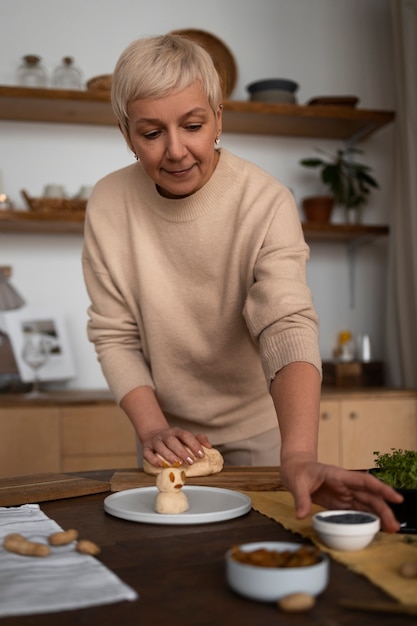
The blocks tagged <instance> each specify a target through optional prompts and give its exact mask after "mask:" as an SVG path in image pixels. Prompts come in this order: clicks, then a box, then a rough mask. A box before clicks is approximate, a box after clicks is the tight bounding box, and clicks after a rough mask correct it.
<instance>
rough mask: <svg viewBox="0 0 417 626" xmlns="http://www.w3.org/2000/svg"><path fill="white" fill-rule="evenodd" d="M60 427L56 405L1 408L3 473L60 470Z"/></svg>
mask: <svg viewBox="0 0 417 626" xmlns="http://www.w3.org/2000/svg"><path fill="white" fill-rule="evenodd" d="M60 469H61V467H60V429H59V409H58V408H56V407H37V406H33V407H31V408H30V409H29V410H28V409H27V408H26V407H24V406H8V407H1V408H0V476H1V477H6V476H15V475H20V474H37V473H42V472H59V471H60Z"/></svg>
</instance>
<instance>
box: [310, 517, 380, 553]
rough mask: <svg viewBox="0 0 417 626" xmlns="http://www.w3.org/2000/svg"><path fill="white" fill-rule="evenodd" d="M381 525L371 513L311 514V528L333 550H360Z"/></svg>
mask: <svg viewBox="0 0 417 626" xmlns="http://www.w3.org/2000/svg"><path fill="white" fill-rule="evenodd" d="M380 527H381V522H380V519H379V517H378V516H377V515H374V514H373V513H362V512H361V511H338V510H336V511H322V512H321V513H316V514H315V515H313V528H314V530H315V531H316V533H317V535H318V536H319V538H320V539H321V541H322V542H323V543H324V544H325V545H326V546H327V547H328V548H332V549H333V550H344V551H348V550H362V549H363V548H366V546H368V545H369V544H370V543H371V541H372V540H373V538H374V537H375V535H376V534H377V532H378V531H379V529H380Z"/></svg>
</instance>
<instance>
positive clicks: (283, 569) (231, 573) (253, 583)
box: [226, 541, 329, 602]
mask: <svg viewBox="0 0 417 626" xmlns="http://www.w3.org/2000/svg"><path fill="white" fill-rule="evenodd" d="M226 578H227V582H228V584H229V586H230V587H231V589H233V591H235V592H237V593H239V594H240V595H242V596H245V597H247V598H249V599H251V600H258V601H262V602H278V601H280V600H283V599H284V598H286V597H289V596H292V595H293V594H297V596H298V597H299V598H300V599H302V598H304V599H305V598H306V596H307V597H311V599H312V601H313V602H314V597H315V596H317V595H319V594H320V593H321V592H322V591H324V589H325V588H326V586H327V583H328V578H329V559H328V557H327V556H326V555H325V554H323V553H322V552H320V551H319V550H318V548H316V547H315V546H311V545H309V544H301V543H289V542H281V541H262V542H255V543H245V544H241V545H237V546H233V547H232V548H231V549H230V550H228V551H227V553H226Z"/></svg>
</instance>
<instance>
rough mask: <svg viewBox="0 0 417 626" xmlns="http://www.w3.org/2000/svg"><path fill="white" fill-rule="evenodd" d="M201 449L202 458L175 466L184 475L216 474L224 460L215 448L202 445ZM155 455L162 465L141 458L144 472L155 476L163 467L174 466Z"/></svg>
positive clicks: (220, 469)
mask: <svg viewBox="0 0 417 626" xmlns="http://www.w3.org/2000/svg"><path fill="white" fill-rule="evenodd" d="M203 450H204V457H203V458H202V459H200V458H196V459H195V461H194V463H193V464H192V465H187V464H185V463H184V464H182V465H180V466H177V467H180V468H181V470H182V471H184V472H185V475H186V476H209V475H210V474H218V473H219V472H221V471H222V469H223V465H224V460H223V457H222V455H221V454H220V452H219V451H218V450H216V449H215V448H205V447H204V446H203ZM157 456H158V457H159V458H160V459H161V461H162V462H163V464H164V467H156V466H155V465H151V463H149V461H147V460H146V459H143V471H144V472H145V473H146V474H151V475H153V476H157V475H158V474H160V473H161V471H162V470H163V469H164V468H167V467H175V466H173V465H170V464H169V463H168V461H166V460H165V459H164V458H163V457H162V456H161V455H159V454H158V455H157Z"/></svg>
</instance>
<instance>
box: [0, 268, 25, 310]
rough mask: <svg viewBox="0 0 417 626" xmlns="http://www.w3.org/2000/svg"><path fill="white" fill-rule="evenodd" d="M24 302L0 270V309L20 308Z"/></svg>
mask: <svg viewBox="0 0 417 626" xmlns="http://www.w3.org/2000/svg"><path fill="white" fill-rule="evenodd" d="M24 304H25V301H24V300H23V298H22V297H21V296H20V295H19V294H18V293H17V291H16V290H15V289H14V287H12V286H11V284H10V283H9V282H8V280H7V278H6V277H5V276H4V275H3V273H2V272H0V311H10V310H12V309H19V308H20V307H21V306H23V305H24Z"/></svg>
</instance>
